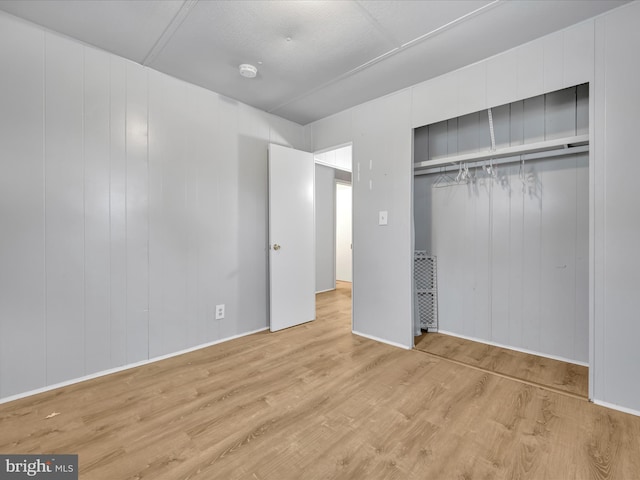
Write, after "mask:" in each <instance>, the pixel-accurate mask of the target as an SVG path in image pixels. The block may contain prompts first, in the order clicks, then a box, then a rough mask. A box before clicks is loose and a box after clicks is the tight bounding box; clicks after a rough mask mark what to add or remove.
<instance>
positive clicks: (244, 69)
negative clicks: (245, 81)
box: [239, 63, 258, 78]
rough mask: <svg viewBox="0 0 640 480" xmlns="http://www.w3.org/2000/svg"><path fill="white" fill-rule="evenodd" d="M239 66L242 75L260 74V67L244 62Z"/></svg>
mask: <svg viewBox="0 0 640 480" xmlns="http://www.w3.org/2000/svg"><path fill="white" fill-rule="evenodd" d="M239 68H240V75H242V76H243V77H246V78H255V76H256V75H257V74H258V69H257V68H256V67H254V66H253V65H250V64H248V63H243V64H242V65H240V67H239Z"/></svg>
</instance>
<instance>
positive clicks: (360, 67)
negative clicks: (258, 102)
mask: <svg viewBox="0 0 640 480" xmlns="http://www.w3.org/2000/svg"><path fill="white" fill-rule="evenodd" d="M398 51H400V48H394V49H393V50H389V51H388V52H386V53H383V54H382V55H378V56H377V57H376V58H372V59H371V60H369V61H368V62H365V63H363V64H362V65H358V66H357V67H355V68H353V69H351V70H349V71H348V72H345V73H343V74H342V75H340V76H339V77H336V78H333V79H331V80H329V81H328V82H326V83H323V84H322V85H319V86H317V87H315V88H312V89H311V90H309V91H307V92H305V93H302V94H300V95H298V96H296V97H293V98H291V99H289V100H287V101H286V102H283V103H281V104H280V105H278V106H276V107H273V108H271V109H269V110H267V113H273V112H276V111H278V110H279V109H281V108H283V107H285V106H287V105H289V104H290V103H293V102H297V101H298V100H300V99H302V98H304V97H307V96H309V95H312V94H314V93H316V92H318V91H320V90H322V89H323V88H325V87H328V86H329V85H332V84H334V83H336V82H339V81H341V80H344V79H345V78H347V77H350V76H351V75H354V74H356V73H358V72H359V71H362V70H365V69H367V68H369V67H370V66H371V65H373V64H375V63H378V62H380V61H382V60H384V59H385V58H387V57H390V56H392V55H394V54H395V53H397V52H398Z"/></svg>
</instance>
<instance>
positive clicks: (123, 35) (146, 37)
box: [0, 0, 183, 63]
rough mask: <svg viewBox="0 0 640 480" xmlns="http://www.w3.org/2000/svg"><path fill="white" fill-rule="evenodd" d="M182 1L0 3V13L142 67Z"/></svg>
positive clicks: (12, 0) (16, 0) (33, 0)
mask: <svg viewBox="0 0 640 480" xmlns="http://www.w3.org/2000/svg"><path fill="white" fill-rule="evenodd" d="M182 4H183V0H163V1H148V0H82V1H80V0H0V9H1V10H5V11H6V12H9V13H11V14H13V15H16V16H18V17H22V18H24V19H26V20H29V21H32V22H34V23H37V24H39V25H42V26H44V27H46V28H49V29H51V30H54V31H56V32H60V33H63V34H65V35H68V36H70V37H73V38H77V39H79V40H81V41H83V42H85V43H88V44H90V45H95V46H97V47H99V48H101V49H103V50H107V51H109V52H113V53H115V54H117V55H120V56H122V57H125V58H128V59H130V60H133V61H134V62H138V63H142V61H143V60H144V58H145V56H146V55H147V53H148V52H149V51H150V50H151V49H152V48H153V46H154V44H155V43H156V41H157V40H158V38H160V36H161V35H162V32H163V31H164V30H165V28H167V25H168V24H169V23H170V22H171V21H172V20H173V18H174V17H175V15H176V14H177V12H178V11H179V10H180V8H181V6H182Z"/></svg>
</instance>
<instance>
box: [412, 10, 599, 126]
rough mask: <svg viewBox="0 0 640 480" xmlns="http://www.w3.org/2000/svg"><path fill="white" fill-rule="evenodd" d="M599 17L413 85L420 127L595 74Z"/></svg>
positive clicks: (415, 118) (414, 116)
mask: <svg viewBox="0 0 640 480" xmlns="http://www.w3.org/2000/svg"><path fill="white" fill-rule="evenodd" d="M593 42H594V24H593V21H590V22H584V23H581V24H579V25H576V26H574V27H571V28H568V29H565V30H562V31H560V32H557V33H554V34H552V35H548V36H546V37H543V38H540V39H537V40H534V41H532V42H529V43H527V44H525V45H522V46H519V47H516V48H514V49H512V50H508V51H506V52H504V53H501V54H499V55H496V56H493V57H491V58H489V59H487V60H483V61H481V62H478V63H476V64H473V65H469V66H468V67H464V68H461V69H460V70H456V71H455V72H451V73H448V74H446V75H442V76H440V77H436V78H434V79H431V80H428V81H426V82H423V83H420V84H418V85H415V86H414V87H413V88H412V94H413V108H412V119H411V123H412V126H413V127H414V128H416V127H421V126H423V125H430V124H432V123H436V122H439V121H442V120H445V119H448V118H454V117H459V116H462V115H466V114H468V113H471V112H475V111H478V110H482V109H485V108H488V107H495V106H498V105H503V104H505V103H511V102H514V101H516V100H522V99H523V98H529V97H533V96H536V95H541V94H543V93H548V92H551V91H554V90H560V89H561V88H566V87H571V86H573V85H579V84H581V83H587V82H590V81H591V80H593Z"/></svg>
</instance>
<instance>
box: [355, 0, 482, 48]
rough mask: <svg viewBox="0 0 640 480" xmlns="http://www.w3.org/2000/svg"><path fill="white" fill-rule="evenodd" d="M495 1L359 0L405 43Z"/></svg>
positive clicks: (382, 25)
mask: <svg viewBox="0 0 640 480" xmlns="http://www.w3.org/2000/svg"><path fill="white" fill-rule="evenodd" d="M492 1H493V0H457V1H451V0H429V1H422V2H420V1H404V2H399V1H397V0H396V1H393V0H358V2H357V3H358V4H359V5H360V6H361V7H362V8H363V9H364V10H365V11H366V12H367V13H368V14H369V15H370V16H371V18H373V19H374V20H375V21H376V22H377V23H378V24H379V25H380V26H381V27H382V28H383V29H384V30H386V31H387V32H388V33H389V35H391V36H392V37H393V38H394V39H395V40H396V42H397V43H398V46H401V45H404V44H406V43H408V42H410V41H412V40H415V39H417V38H419V37H421V36H423V35H425V34H428V33H430V32H433V31H434V30H437V29H438V28H441V27H442V26H443V25H447V24H449V23H450V22H453V21H455V20H457V19H459V18H462V17H464V16H465V15H468V14H470V13H472V12H474V11H476V10H478V9H480V8H482V7H486V6H487V5H488V4H490V3H492Z"/></svg>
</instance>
